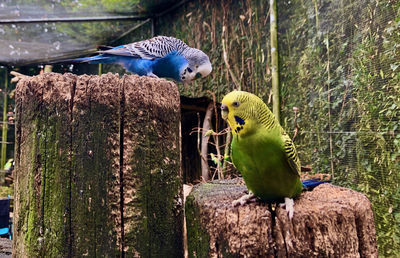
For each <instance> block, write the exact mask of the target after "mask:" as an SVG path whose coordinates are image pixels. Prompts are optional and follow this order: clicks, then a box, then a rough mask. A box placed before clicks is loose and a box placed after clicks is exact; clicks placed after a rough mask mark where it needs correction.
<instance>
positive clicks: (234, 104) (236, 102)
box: [232, 101, 240, 107]
mask: <svg viewBox="0 0 400 258" xmlns="http://www.w3.org/2000/svg"><path fill="white" fill-rule="evenodd" d="M232 105H233V106H234V107H238V106H239V105H240V103H239V101H234V102H233V103H232Z"/></svg>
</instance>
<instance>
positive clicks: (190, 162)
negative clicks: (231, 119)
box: [181, 96, 226, 183]
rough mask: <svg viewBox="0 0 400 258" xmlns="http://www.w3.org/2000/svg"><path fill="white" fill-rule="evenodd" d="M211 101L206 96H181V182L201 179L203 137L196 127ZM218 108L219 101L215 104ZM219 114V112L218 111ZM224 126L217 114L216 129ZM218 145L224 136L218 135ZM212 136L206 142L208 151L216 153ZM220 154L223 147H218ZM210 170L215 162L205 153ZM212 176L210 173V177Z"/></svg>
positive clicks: (213, 127)
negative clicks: (207, 142)
mask: <svg viewBox="0 0 400 258" xmlns="http://www.w3.org/2000/svg"><path fill="white" fill-rule="evenodd" d="M210 103H212V100H211V99H209V98H207V97H201V98H188V97H184V96H181V121H182V124H181V126H182V129H181V130H182V170H183V182H184V183H196V182H199V181H200V180H201V157H200V148H201V142H202V141H203V137H202V135H201V131H200V135H198V127H200V128H202V127H203V122H204V117H205V114H206V111H207V107H208V105H209V104H210ZM216 105H217V108H218V110H217V111H218V112H220V110H219V103H217V104H216ZM218 116H219V113H218ZM215 120H216V119H215V111H213V112H212V119H211V127H212V129H213V130H215V125H216V121H215ZM225 127H226V124H225V122H224V121H223V120H222V119H221V117H220V116H219V119H218V130H222V129H224V128H225ZM219 139H220V140H219V141H220V145H221V144H223V143H224V142H223V141H224V140H225V136H220V137H219ZM212 142H213V139H212V137H210V141H209V144H208V153H214V154H216V148H215V146H214V145H213V144H211V143H212ZM220 150H221V155H223V148H220ZM207 160H208V164H209V167H210V172H211V173H213V167H215V164H214V163H213V161H211V159H210V155H207ZM211 177H212V174H211V176H210V178H211Z"/></svg>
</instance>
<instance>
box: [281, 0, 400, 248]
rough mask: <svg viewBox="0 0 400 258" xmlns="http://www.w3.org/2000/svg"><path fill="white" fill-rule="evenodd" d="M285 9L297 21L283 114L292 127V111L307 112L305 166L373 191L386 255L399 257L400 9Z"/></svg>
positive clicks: (285, 55)
mask: <svg viewBox="0 0 400 258" xmlns="http://www.w3.org/2000/svg"><path fill="white" fill-rule="evenodd" d="M280 7H281V8H280V10H281V12H280V17H291V19H283V18H281V23H280V25H281V27H280V28H281V31H282V33H281V41H280V43H281V48H280V49H281V54H282V55H281V59H282V61H281V64H282V73H281V76H282V77H283V78H282V82H283V83H282V91H283V93H284V94H283V96H284V97H283V102H284V103H287V104H285V105H283V112H284V117H286V120H285V123H286V127H290V126H292V123H293V118H292V117H293V115H291V113H292V107H293V106H296V107H298V108H299V109H300V112H301V115H300V117H299V118H298V120H297V122H298V123H299V126H300V128H301V129H300V135H299V136H298V139H296V143H297V145H298V149H299V151H300V155H301V159H302V162H303V164H308V163H311V164H312V166H313V169H314V171H315V172H320V173H324V172H325V173H326V172H330V173H332V174H334V176H335V184H339V185H343V186H347V187H351V188H354V189H356V190H358V191H361V192H363V193H365V194H366V195H367V196H368V198H369V199H370V200H371V202H372V205H373V210H374V212H375V220H376V229H377V236H378V244H379V253H380V254H381V255H383V256H399V254H400V253H399V250H400V228H399V227H398V225H399V217H400V209H399V208H400V207H399V206H400V202H399V200H400V195H399V184H400V176H399V171H400V164H399V161H400V145H399V139H400V135H399V128H398V123H399V118H400V109H399V108H400V87H399V83H400V81H399V79H400V69H399V67H398V66H399V62H400V51H399V50H400V45H399V44H398V42H400V37H399V36H400V34H399V31H400V30H399V26H400V25H399V20H400V18H399V10H400V9H399V7H400V5H399V4H398V3H397V4H396V5H394V4H388V3H387V2H386V1H378V2H375V1H374V2H372V1H371V2H367V1H340V2H339V1H308V2H303V4H301V3H298V2H296V3H289V2H286V3H281V5H280ZM315 7H317V11H318V12H317V13H315ZM283 50H285V51H283ZM331 142H332V144H330V143H331Z"/></svg>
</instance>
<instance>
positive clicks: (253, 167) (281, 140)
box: [221, 91, 303, 218]
mask: <svg viewBox="0 0 400 258" xmlns="http://www.w3.org/2000/svg"><path fill="white" fill-rule="evenodd" d="M221 114H222V118H223V119H225V120H226V121H227V122H228V124H229V126H230V128H231V130H232V134H233V137H232V144H231V159H232V162H233V164H234V165H235V167H236V168H237V169H238V170H239V171H240V172H241V174H242V176H243V179H244V181H245V183H246V186H247V188H248V189H249V192H251V193H249V195H245V196H243V197H242V198H240V199H238V200H237V201H235V202H234V203H233V205H235V206H236V205H237V204H244V203H246V202H247V201H248V200H249V199H252V198H254V197H258V198H260V199H262V200H263V201H266V202H276V201H278V202H279V201H282V200H285V206H286V210H287V212H288V214H289V217H290V218H292V216H293V212H294V207H293V206H294V202H293V199H292V198H294V197H296V196H298V195H299V194H300V193H301V191H302V189H303V184H302V182H301V181H300V176H299V173H300V161H299V158H298V156H297V152H296V148H295V146H294V144H293V142H292V140H291V139H290V137H289V136H288V135H287V134H286V132H285V131H284V129H283V128H282V127H281V126H280V124H279V122H278V121H277V120H276V118H275V116H274V115H273V114H272V112H271V111H270V110H269V108H268V107H267V105H266V104H265V103H264V102H263V101H262V100H261V99H260V98H259V97H257V96H256V95H254V94H251V93H249V92H244V91H233V92H231V93H229V94H227V95H226V96H225V97H224V99H223V100H222V106H221Z"/></svg>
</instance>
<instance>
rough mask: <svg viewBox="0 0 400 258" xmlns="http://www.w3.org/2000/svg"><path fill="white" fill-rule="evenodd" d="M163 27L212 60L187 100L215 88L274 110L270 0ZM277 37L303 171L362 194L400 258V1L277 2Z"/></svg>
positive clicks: (287, 122)
mask: <svg viewBox="0 0 400 258" xmlns="http://www.w3.org/2000/svg"><path fill="white" fill-rule="evenodd" d="M171 21H173V22H172V24H171ZM159 25H160V27H158V28H157V29H158V33H159V34H165V35H174V36H176V37H178V38H181V39H183V40H184V41H185V42H187V43H188V44H189V45H192V46H195V47H198V48H201V49H203V50H204V51H205V52H206V53H208V54H209V55H210V58H211V60H212V62H213V69H214V70H213V73H212V74H211V76H209V77H208V79H206V80H203V81H201V82H198V83H197V84H195V85H193V86H192V87H191V88H182V89H181V91H182V93H183V94H185V95H189V96H200V95H204V94H207V93H206V90H211V91H212V92H214V93H216V95H217V98H218V99H219V100H221V98H222V96H223V94H225V93H226V92H229V91H231V90H233V89H237V88H241V89H242V90H246V91H250V92H253V93H255V94H257V95H259V96H260V97H262V98H263V99H264V100H265V101H266V102H267V103H270V100H271V74H270V50H269V42H270V41H269V4H268V1H261V0H257V1H256V0H254V1H251V0H247V1H212V0H208V1H199V2H197V1H194V2H191V3H189V4H188V5H187V6H186V7H185V8H184V9H183V10H181V11H180V12H178V13H172V14H170V15H168V16H164V17H162V18H161V19H160V21H159ZM278 30H279V34H278V41H279V54H280V60H279V61H280V80H281V104H282V105H281V107H282V118H283V119H282V122H283V125H284V127H285V128H286V129H287V131H289V132H291V134H292V135H293V131H294V130H295V128H296V125H295V124H294V117H295V115H294V111H293V108H294V107H296V108H298V110H299V114H298V118H297V126H298V127H299V134H298V135H297V137H296V139H295V143H296V144H297V146H298V150H299V152H300V157H301V160H302V164H303V165H311V167H312V168H313V171H314V172H315V173H329V174H331V175H332V176H333V178H334V184H336V185H342V186H346V187H350V188H353V189H355V190H357V191H361V192H363V193H365V194H366V195H367V196H368V198H369V199H370V200H371V202H372V204H373V210H374V212H375V220H376V229H377V234H378V243H379V252H380V254H381V255H382V256H385V257H387V256H396V257H398V256H399V255H400V251H399V250H400V227H399V226H398V225H400V134H399V121H400V119H399V118H400V2H399V1H364V0H340V1H335V0H307V1H306V0H302V1H301V0H298V1H278ZM224 54H226V56H227V58H226V59H225V60H224ZM270 106H272V105H270Z"/></svg>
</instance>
